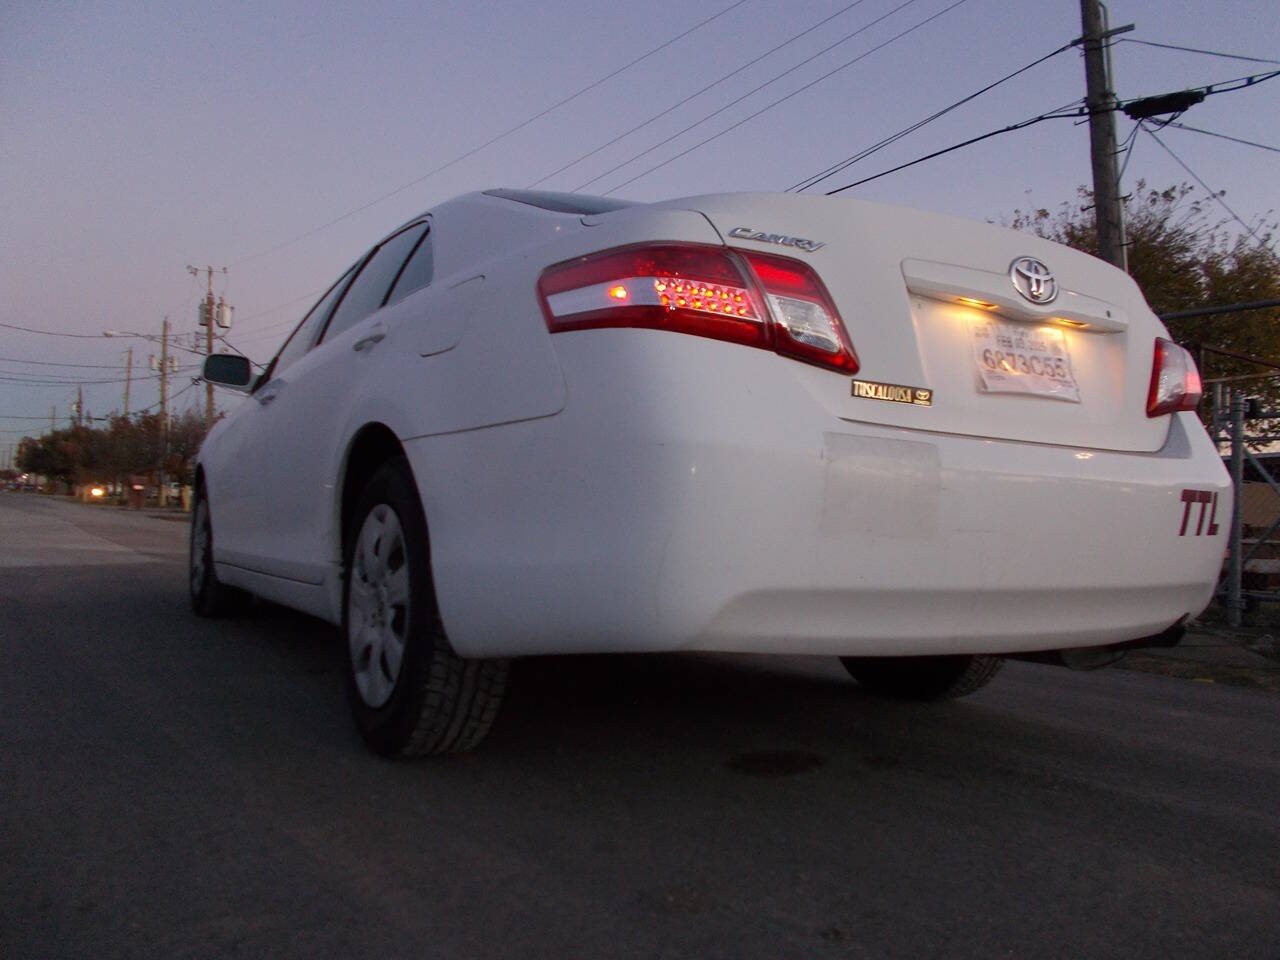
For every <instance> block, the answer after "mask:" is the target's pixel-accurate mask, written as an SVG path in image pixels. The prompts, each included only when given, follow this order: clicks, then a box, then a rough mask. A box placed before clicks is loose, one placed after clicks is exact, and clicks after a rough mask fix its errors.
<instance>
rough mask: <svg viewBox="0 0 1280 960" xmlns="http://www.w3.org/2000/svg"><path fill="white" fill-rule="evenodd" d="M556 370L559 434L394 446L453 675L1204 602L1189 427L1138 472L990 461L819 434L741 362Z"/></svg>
mask: <svg viewBox="0 0 1280 960" xmlns="http://www.w3.org/2000/svg"><path fill="white" fill-rule="evenodd" d="M556 348H557V352H558V353H559V355H560V359H561V363H562V366H563V368H564V371H565V377H566V383H567V385H568V391H569V401H568V403H567V405H566V408H565V410H564V411H562V412H561V413H560V414H558V415H556V416H554V417H548V418H544V419H541V420H533V421H528V422H525V423H522V424H513V425H509V426H504V427H500V428H494V429H490V430H482V431H470V432H466V433H460V434H454V435H450V436H445V437H434V438H426V439H423V440H418V441H414V442H412V443H411V444H409V449H408V453H409V456H410V459H411V461H412V462H413V465H414V469H415V473H416V475H417V477H418V479H419V483H420V486H421V488H422V493H423V500H424V504H425V506H426V508H427V515H428V521H429V523H430V525H431V538H432V552H433V567H434V573H435V577H436V582H437V589H438V592H439V595H440V604H441V612H442V615H443V617H444V620H445V626H446V629H447V630H448V632H449V634H450V637H451V639H452V640H453V642H454V645H455V646H456V647H457V648H458V649H459V651H460V652H462V653H464V654H470V655H495V654H504V655H516V654H524V653H528V654H534V653H539V654H540V653H553V652H587V651H601V652H606V651H619V652H621V651H642V650H678V649H699V650H733V651H744V652H769V653H784V652H785V653H831V654H840V655H917V654H950V653H1011V652H1026V651H1034V650H1047V649H1056V648H1063V647H1084V646H1096V645H1103V644H1113V643H1119V642H1124V641H1129V640H1134V639H1136V638H1141V637H1148V636H1151V635H1154V634H1158V633H1160V632H1161V631H1163V630H1165V629H1166V628H1168V627H1169V626H1170V624H1172V623H1174V622H1175V621H1177V620H1178V619H1179V618H1180V617H1183V616H1185V615H1187V614H1195V613H1198V612H1199V611H1200V610H1201V609H1202V608H1203V607H1204V606H1205V605H1206V604H1207V603H1208V601H1209V599H1210V596H1211V593H1212V589H1213V583H1214V580H1215V578H1216V575H1217V571H1218V567H1219V565H1220V560H1221V556H1222V551H1223V548H1224V545H1225V540H1226V528H1227V521H1228V520H1229V517H1230V510H1231V493H1230V485H1229V480H1228V478H1227V475H1226V472H1225V470H1224V469H1223V467H1222V464H1221V461H1220V460H1219V459H1218V458H1217V456H1216V455H1215V453H1214V451H1213V449H1212V445H1211V444H1210V442H1209V440H1208V438H1207V437H1206V436H1205V435H1204V431H1203V430H1202V429H1200V427H1199V425H1198V424H1197V423H1196V422H1195V420H1194V418H1193V417H1192V416H1191V415H1189V414H1183V415H1178V417H1176V418H1174V420H1173V422H1172V426H1171V429H1170V432H1169V437H1168V440H1167V442H1166V443H1165V445H1164V447H1163V449H1161V450H1160V451H1158V452H1156V453H1151V454H1128V453H1117V452H1112V451H1099V450H1083V449H1078V448H1071V447H1060V446H1052V445H1047V444H1028V443H1020V442H1013V441H998V440H986V439H981V438H971V437H960V436H954V435H943V434H931V433H925V432H921V431H912V430H904V429H899V428H886V427H877V426H871V425H866V424H856V423H851V422H847V421H841V420H836V419H833V418H832V417H831V416H830V415H829V414H828V413H827V412H825V411H824V410H822V409H821V408H820V407H819V406H818V405H817V404H816V402H815V401H814V400H813V399H812V397H811V395H810V394H809V393H808V392H807V391H805V390H804V389H803V388H802V387H801V386H800V385H799V384H798V383H797V382H796V381H795V379H794V378H791V377H788V376H786V375H785V369H783V370H782V371H781V373H782V375H780V369H779V365H786V364H789V363H790V362H791V361H787V360H783V359H781V358H778V357H776V356H773V355H770V354H766V353H763V352H761V351H754V350H750V349H746V348H742V347H737V346H732V345H726V344H720V343H716V342H713V341H706V340H699V339H697V338H692V337H684V336H678V335H672V334H666V333H655V332H650V331H597V332H585V333H576V334H566V335H560V336H558V337H557V338H556ZM1033 402H1034V401H1033ZM1184 490H1194V491H1204V492H1205V493H1206V495H1207V497H1210V498H1211V497H1214V496H1216V506H1212V504H1213V503H1214V501H1212V500H1210V502H1209V504H1208V505H1206V506H1205V508H1204V509H1205V511H1206V519H1205V521H1204V522H1201V523H1200V524H1199V532H1198V534H1197V532H1196V528H1197V521H1198V520H1199V519H1200V516H1199V514H1200V510H1201V505H1200V502H1199V501H1198V500H1194V501H1191V502H1190V503H1188V502H1187V501H1185V500H1184V497H1183V491H1184ZM1210 509H1213V510H1215V511H1216V520H1217V529H1216V530H1215V531H1214V532H1212V533H1210V524H1209V523H1208V522H1207V520H1208V511H1209V510H1210ZM1188 511H1190V522H1189V523H1188V524H1187V529H1182V523H1183V520H1184V514H1186V513H1187V512H1188ZM1180 530H1181V532H1180Z"/></svg>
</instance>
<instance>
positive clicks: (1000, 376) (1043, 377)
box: [970, 317, 1080, 403]
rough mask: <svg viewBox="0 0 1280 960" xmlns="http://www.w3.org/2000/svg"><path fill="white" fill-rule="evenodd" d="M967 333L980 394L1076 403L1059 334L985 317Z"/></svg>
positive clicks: (1051, 329) (1054, 330)
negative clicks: (971, 347)
mask: <svg viewBox="0 0 1280 960" xmlns="http://www.w3.org/2000/svg"><path fill="white" fill-rule="evenodd" d="M970 330H971V332H972V334H973V358H974V360H976V361H977V364H978V384H979V389H980V390H981V391H982V392H984V393H1030V394H1034V395H1035V396H1038V397H1050V398H1052V399H1054V400H1065V401H1067V402H1068V403H1079V402H1080V387H1079V386H1078V385H1077V384H1076V378H1075V374H1074V373H1072V371H1071V354H1070V353H1069V352H1068V351H1067V338H1066V334H1065V332H1064V331H1063V330H1060V329H1058V328H1057V327H1048V326H1037V325H1035V324H1029V323H1005V322H1003V321H1001V320H995V319H988V318H985V317H984V318H982V319H979V320H973V321H971V323H970Z"/></svg>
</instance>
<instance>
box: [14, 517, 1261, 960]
mask: <svg viewBox="0 0 1280 960" xmlns="http://www.w3.org/2000/svg"><path fill="white" fill-rule="evenodd" d="M185 535H186V529H185V526H184V525H183V524H180V523H175V522H172V521H170V520H162V519H155V518H152V517H149V516H147V515H145V514H141V515H140V514H129V513H124V512H121V511H116V510H113V509H110V508H94V507H87V506H81V505H78V504H72V503H67V502H55V501H50V500H48V499H43V498H37V497H35V496H32V495H19V494H0V655H2V656H3V663H4V665H5V667H4V669H3V671H0V723H2V724H3V731H4V735H3V740H2V741H0V957H3V958H5V960H25V958H40V957H76V958H80V957H86V958H87V957H92V958H95V960H96V958H109V957H162V958H174V957H200V958H205V957H208V958H224V957H236V956H243V957H300V958H307V960H316V958H330V957H332V958H365V957H368V958H374V957H385V958H390V957H450V958H453V957H456V958H483V957H519V958H543V957H546V958H578V957H581V958H593V960H594V958H610V957H662V958H676V957H690V958H718V957H724V958H755V957H759V958H769V960H779V958H791V957H818V958H822V957H867V958H910V960H920V958H928V957H947V958H952V957H982V958H991V957H1031V958H1050V957H1070V958H1082V957H1087V958H1103V957H1118V958H1125V960H1132V958H1135V957H1153V958H1154V957H1158V958H1162V960H1163V958H1195V957H1204V958H1214V960H1221V958H1228V957H1229V958H1246V957H1267V958H1280V736H1278V734H1280V697H1277V696H1276V695H1274V694H1269V693H1266V692H1262V691H1256V690H1243V689H1234V688H1229V687H1224V686H1214V685H1207V684H1198V683H1195V682H1191V681H1186V680H1177V679H1170V678H1165V677H1156V676H1150V675H1145V674H1141V673H1134V672H1125V671H1118V670H1112V671H1103V672H1100V673H1095V674H1073V673H1070V672H1068V671H1066V670H1061V669H1055V668H1052V667H1040V666H1033V665H1029V664H1010V665H1008V666H1007V667H1006V669H1005V671H1004V673H1002V675H1001V676H1000V677H998V678H997V679H996V681H995V682H994V683H993V684H992V685H991V686H990V687H988V688H987V689H986V690H984V691H982V692H980V693H979V694H977V695H975V696H973V697H971V698H969V699H968V700H965V701H962V702H960V703H957V704H950V705H945V706H941V707H938V706H915V705H900V704H894V703H889V702H884V701H880V700H875V699H872V698H869V697H867V696H864V695H862V694H861V693H860V692H859V691H858V690H857V688H856V687H855V686H854V685H853V684H852V683H851V682H850V681H848V680H847V679H846V678H845V676H844V674H843V672H842V671H841V669H840V667H839V666H838V664H836V663H835V662H833V661H829V660H821V659H806V658H785V659H782V658H774V659H756V658H746V657H702V656H689V657H648V658H641V657H614V658H554V659H544V660H531V661H525V662H522V663H520V664H518V665H517V671H516V673H515V676H514V679H513V687H512V689H511V693H510V696H509V698H508V701H507V703H506V705H505V707H504V709H503V713H502V715H501V717H500V718H499V721H498V724H497V726H496V728H495V730H494V733H493V735H492V737H491V739H490V740H489V741H488V743H487V744H486V745H485V747H483V748H482V749H481V750H480V751H479V752H477V753H475V754H472V755H469V756H466V757H461V758H454V759H448V760H444V761H426V762H418V763H391V762H387V761H384V760H380V759H377V758H375V757H373V756H371V755H369V754H367V753H366V752H365V751H364V748H363V747H362V745H361V744H360V742H359V740H358V738H357V737H356V735H355V734H354V732H353V730H352V728H351V726H350V724H349V722H348V719H347V715H346V708H345V704H344V702H343V695H342V679H341V672H340V666H341V659H340V656H341V653H340V650H339V647H338V646H337V643H336V640H335V637H334V634H333V633H332V632H331V631H330V630H329V629H327V628H325V627H324V626H323V625H321V624H319V623H317V622H316V621H312V620H308V619H306V618H304V617H301V616H295V615H293V614H290V613H287V612H285V611H282V610H279V609H276V608H266V609H259V610H258V611H256V612H255V614H254V615H252V616H250V617H249V618H246V619H240V620H235V621H228V622H218V623H210V622H205V621H200V620H197V619H195V618H194V617H193V616H192V615H191V614H190V612H189V610H188V607H187V598H186V589H185V567H184V563H185V556H184V550H185V543H184V538H185Z"/></svg>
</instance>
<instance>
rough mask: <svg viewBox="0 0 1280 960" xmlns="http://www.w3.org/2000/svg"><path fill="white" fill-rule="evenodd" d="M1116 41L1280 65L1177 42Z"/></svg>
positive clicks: (1123, 39)
mask: <svg viewBox="0 0 1280 960" xmlns="http://www.w3.org/2000/svg"><path fill="white" fill-rule="evenodd" d="M1115 42H1116V43H1137V44H1141V45H1142V46H1144V47H1160V48H1161V49H1163V50H1181V51H1182V52H1183V53H1203V54H1205V55H1206V56H1209V57H1224V58H1225V59H1227V60H1247V61H1249V62H1250V63H1274V64H1277V65H1280V60H1267V59H1265V58H1263V57H1246V56H1242V55H1241V54H1238V53H1219V52H1218V51H1216V50H1201V49H1199V48H1198V47H1181V46H1178V45H1177V44H1175V43H1156V42H1155V41H1153V40H1136V39H1134V38H1133V37H1120V38H1119V39H1118V40H1116V41H1115Z"/></svg>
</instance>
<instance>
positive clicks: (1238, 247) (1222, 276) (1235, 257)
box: [1009, 180, 1280, 401]
mask: <svg viewBox="0 0 1280 960" xmlns="http://www.w3.org/2000/svg"><path fill="white" fill-rule="evenodd" d="M1124 207H1125V236H1126V240H1127V241H1128V243H1129V273H1130V274H1131V275H1132V276H1133V279H1134V281H1135V282H1136V283H1137V284H1138V287H1139V288H1140V289H1141V290H1142V293H1143V295H1144V296H1145V297H1146V299H1147V303H1149V304H1150V305H1151V309H1152V310H1153V311H1155V312H1156V313H1157V314H1165V313H1174V312H1178V311H1182V310H1193V309H1196V308H1198V307H1212V306H1226V305H1228V304H1233V303H1248V302H1253V301H1258V300H1271V299H1276V298H1280V257H1278V256H1277V254H1276V251H1275V249H1274V248H1273V242H1272V238H1273V236H1274V231H1275V230H1276V225H1275V224H1267V223H1259V224H1258V225H1257V226H1255V227H1254V230H1253V233H1254V234H1255V235H1256V237H1255V236H1252V235H1249V234H1243V233H1232V232H1231V231H1230V230H1228V229H1227V228H1226V221H1214V220H1212V219H1211V212H1212V211H1213V209H1214V206H1213V198H1212V197H1210V196H1208V195H1205V194H1204V192H1203V191H1197V190H1196V189H1195V188H1194V187H1191V186H1188V185H1187V184H1180V185H1178V186H1174V187H1169V188H1167V189H1165V190H1155V189H1151V188H1149V187H1147V185H1146V183H1144V182H1143V181H1141V180H1139V181H1138V183H1137V185H1136V186H1135V188H1134V190H1133V191H1132V192H1131V193H1130V195H1129V197H1128V199H1127V200H1126V201H1125V204H1124ZM1009 226H1012V227H1014V228H1016V229H1019V230H1026V231H1028V232H1031V233H1034V234H1036V235H1038V236H1042V237H1047V238H1048V239H1050V240H1056V241H1057V242H1059V243H1064V244H1066V245H1067V246H1069V247H1074V248H1076V249H1077V250H1083V251H1085V252H1087V253H1093V252H1094V250H1095V249H1096V238H1097V228H1096V226H1095V221H1094V214H1093V194H1092V192H1091V191H1089V190H1088V189H1086V188H1084V187H1081V188H1080V189H1079V191H1078V197H1077V199H1076V201H1075V202H1064V203H1062V204H1060V205H1059V206H1058V208H1057V209H1056V210H1055V211H1050V210H1048V209H1045V208H1039V209H1031V210H1015V211H1014V215H1013V218H1012V221H1011V222H1009ZM1168 327H1169V332H1170V333H1171V334H1172V335H1173V337H1174V339H1176V340H1177V341H1178V342H1179V343H1181V344H1183V346H1185V347H1187V348H1188V349H1190V350H1191V351H1192V353H1194V354H1196V355H1197V357H1198V358H1199V359H1200V364H1201V374H1202V375H1203V376H1204V377H1205V378H1206V379H1211V378H1218V377H1236V376H1244V375H1247V374H1258V373H1267V372H1269V371H1268V369H1267V368H1266V367H1262V366H1259V365H1258V364H1254V363H1249V362H1248V361H1244V360H1238V359H1234V358H1231V357H1227V356H1223V355H1221V354H1215V353H1213V352H1211V351H1210V350H1209V349H1207V348H1216V349H1218V350H1225V351H1228V352H1230V353H1236V354H1243V355H1247V356H1251V357H1258V358H1260V359H1263V360H1267V361H1269V362H1273V363H1276V364H1280V309H1276V308H1272V309H1268V310H1251V311H1241V312H1239V313H1225V314H1219V315H1217V316H1212V317H1193V318H1188V319H1182V320H1171V321H1169V322H1168ZM1202 346H1203V347H1205V348H1206V349H1204V350H1202V349H1201V347H1202ZM1270 372H1276V373H1280V370H1278V371H1270ZM1255 387H1256V389H1255ZM1250 392H1256V393H1258V394H1260V395H1265V396H1267V397H1268V398H1269V399H1271V400H1272V401H1276V400H1280V381H1278V380H1259V381H1258V382H1257V383H1256V384H1254V385H1251V386H1250Z"/></svg>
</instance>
